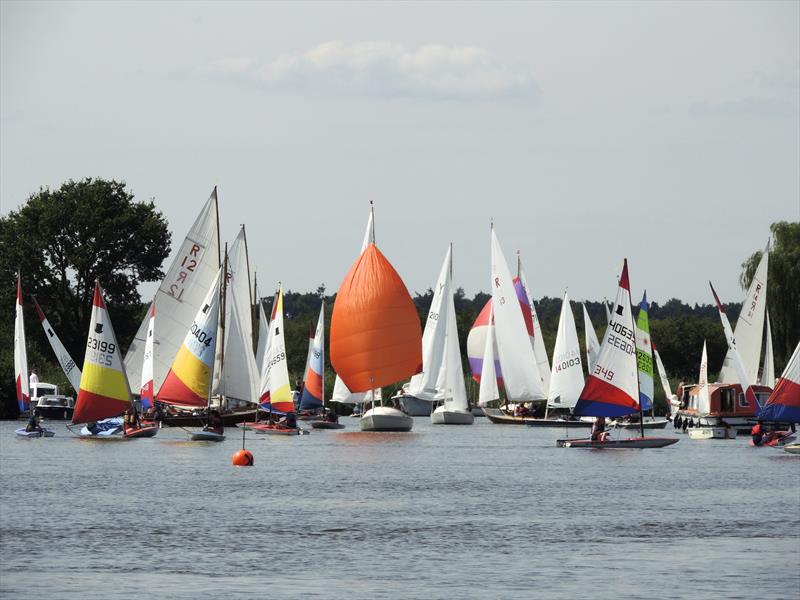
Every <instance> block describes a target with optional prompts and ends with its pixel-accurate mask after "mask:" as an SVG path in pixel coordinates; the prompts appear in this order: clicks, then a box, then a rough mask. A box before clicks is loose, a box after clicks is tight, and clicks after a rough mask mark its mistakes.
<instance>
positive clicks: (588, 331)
mask: <svg viewBox="0 0 800 600" xmlns="http://www.w3.org/2000/svg"><path fill="white" fill-rule="evenodd" d="M603 304H605V302H604V303H603ZM581 305H582V306H583V333H584V337H585V338H586V366H587V367H589V370H588V372H589V373H591V372H592V371H594V365H595V363H596V362H597V357H598V356H599V355H600V341H599V340H598V339H597V332H596V331H595V330H594V325H592V319H591V318H590V317H589V311H588V310H586V303H585V302H582V303H581Z"/></svg>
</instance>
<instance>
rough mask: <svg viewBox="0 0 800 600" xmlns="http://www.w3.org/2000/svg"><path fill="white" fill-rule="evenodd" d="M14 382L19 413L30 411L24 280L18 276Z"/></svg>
mask: <svg viewBox="0 0 800 600" xmlns="http://www.w3.org/2000/svg"><path fill="white" fill-rule="evenodd" d="M14 381H15V387H16V390H17V406H19V411H20V412H24V411H26V410H28V408H29V407H30V402H31V390H30V381H29V380H28V351H27V348H26V345H25V317H24V316H23V314H22V278H21V277H20V275H19V274H17V306H16V316H15V318H14Z"/></svg>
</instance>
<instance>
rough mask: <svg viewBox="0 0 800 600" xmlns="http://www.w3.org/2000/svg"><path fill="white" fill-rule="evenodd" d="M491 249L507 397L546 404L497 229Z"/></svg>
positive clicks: (499, 338) (513, 400)
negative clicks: (540, 401) (539, 401)
mask: <svg viewBox="0 0 800 600" xmlns="http://www.w3.org/2000/svg"><path fill="white" fill-rule="evenodd" d="M491 248H492V261H491V263H492V269H491V286H492V307H493V310H494V323H495V335H496V336H497V351H498V354H499V357H500V364H501V365H502V369H503V386H504V387H505V390H506V396H507V398H508V400H509V401H510V402H528V401H530V400H544V399H546V398H547V395H546V394H545V393H544V389H543V386H542V378H541V376H540V374H539V369H538V367H537V366H536V357H535V355H534V353H533V346H532V344H531V341H530V337H529V336H528V331H527V328H526V324H525V319H524V315H523V314H522V313H521V312H520V310H519V307H518V305H519V297H518V296H517V290H515V288H514V281H513V278H512V277H511V272H510V271H509V269H508V263H506V259H505V256H503V251H502V249H501V248H500V242H499V241H498V240H497V234H496V233H495V230H494V227H492V233H491ZM515 300H516V301H515ZM529 316H530V313H529Z"/></svg>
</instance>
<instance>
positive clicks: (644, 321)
mask: <svg viewBox="0 0 800 600" xmlns="http://www.w3.org/2000/svg"><path fill="white" fill-rule="evenodd" d="M647 308H648V304H647V292H645V293H644V295H642V301H641V303H639V316H638V317H637V319H636V362H637V363H638V365H639V404H640V405H641V407H642V410H643V411H645V410H651V409H652V408H653V393H654V386H653V350H652V347H651V344H650V321H649V320H648V318H647Z"/></svg>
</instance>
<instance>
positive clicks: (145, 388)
mask: <svg viewBox="0 0 800 600" xmlns="http://www.w3.org/2000/svg"><path fill="white" fill-rule="evenodd" d="M147 312H148V314H149V315H150V319H149V322H148V325H147V340H145V343H144V360H143V362H142V385H141V387H140V389H139V400H140V402H141V403H142V408H144V409H145V410H147V409H148V408H152V407H153V406H155V404H154V396H155V393H154V391H153V340H154V337H153V336H154V334H155V326H156V303H155V302H152V303H151V304H150V310H148V311H147Z"/></svg>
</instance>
